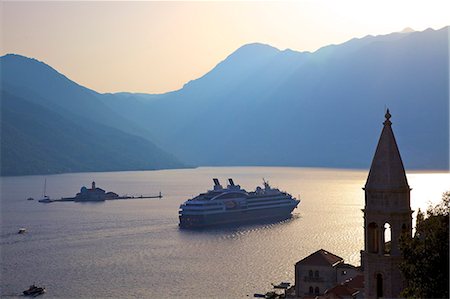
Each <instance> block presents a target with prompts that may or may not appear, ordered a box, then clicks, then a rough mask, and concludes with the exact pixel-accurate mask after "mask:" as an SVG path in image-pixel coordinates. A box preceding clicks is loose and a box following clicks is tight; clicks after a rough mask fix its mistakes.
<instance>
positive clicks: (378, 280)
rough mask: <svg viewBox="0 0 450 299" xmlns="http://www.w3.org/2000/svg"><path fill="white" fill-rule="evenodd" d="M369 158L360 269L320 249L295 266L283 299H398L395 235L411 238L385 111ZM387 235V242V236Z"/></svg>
mask: <svg viewBox="0 0 450 299" xmlns="http://www.w3.org/2000/svg"><path fill="white" fill-rule="evenodd" d="M385 118H386V119H385V121H384V123H383V125H384V126H383V130H382V132H381V136H380V139H379V141H378V145H377V148H376V151H375V155H374V157H373V160H372V165H371V167H370V171H369V175H368V178H367V182H366V185H365V186H364V188H363V190H364V192H365V207H364V209H363V210H362V211H363V213H364V250H362V251H361V267H354V266H351V265H348V264H345V263H344V260H343V259H342V258H340V257H338V256H336V255H334V254H332V253H330V252H327V251H325V250H323V249H320V250H318V251H317V252H315V253H313V254H311V255H309V256H308V257H306V258H304V259H303V260H300V261H299V262H297V263H296V265H295V286H294V287H293V288H292V289H290V290H287V293H286V294H287V297H297V298H299V297H300V298H349V299H353V298H399V297H400V292H401V291H402V290H403V288H404V287H405V281H404V279H403V277H402V274H401V272H400V269H399V263H400V262H401V260H402V256H401V252H400V249H399V238H400V236H401V235H402V234H405V235H407V236H411V232H412V216H411V214H412V210H411V207H410V190H411V189H410V188H409V185H408V181H407V179H406V174H405V169H404V167H403V162H402V159H401V157H400V152H399V150H398V147H397V143H396V141H395V137H394V133H393V131H392V127H391V125H392V123H391V121H390V118H391V114H390V113H389V109H388V110H387V112H386V115H385ZM389 236H390V241H389V240H388V238H389Z"/></svg>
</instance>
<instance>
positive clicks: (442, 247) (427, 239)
mask: <svg viewBox="0 0 450 299" xmlns="http://www.w3.org/2000/svg"><path fill="white" fill-rule="evenodd" d="M449 202H450V191H447V192H445V193H444V194H443V196H442V202H441V203H439V204H438V205H436V206H435V207H432V206H430V207H428V209H427V217H425V218H424V216H423V214H422V213H418V215H417V225H416V233H415V235H414V237H413V238H409V237H408V236H406V235H405V236H402V238H401V240H400V249H401V251H402V255H403V262H402V263H401V264H400V270H401V271H402V273H403V275H404V277H405V279H406V281H407V287H406V288H405V289H404V290H403V292H402V296H404V297H407V298H449V246H448V245H449Z"/></svg>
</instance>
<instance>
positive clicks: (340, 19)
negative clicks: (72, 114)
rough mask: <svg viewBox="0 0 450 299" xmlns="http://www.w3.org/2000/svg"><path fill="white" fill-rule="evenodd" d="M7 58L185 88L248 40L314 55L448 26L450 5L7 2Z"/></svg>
mask: <svg viewBox="0 0 450 299" xmlns="http://www.w3.org/2000/svg"><path fill="white" fill-rule="evenodd" d="M0 5H1V10H2V11H1V34H2V39H1V55H4V54H6V53H17V54H22V55H25V56H28V57H34V58H37V59H39V60H41V61H44V62H46V63H47V64H49V65H51V66H52V67H54V68H56V69H57V70H58V71H60V72H62V73H63V74H65V75H66V76H68V77H69V78H71V79H72V80H74V81H76V82H77V83H79V84H81V85H84V86H86V87H89V88H92V89H94V90H96V91H99V92H118V91H131V92H147V93H160V92H166V91H171V90H175V89H179V88H181V87H182V86H183V84H184V83H186V82H188V81H189V80H192V79H196V78H198V77H200V76H202V75H204V74H205V73H206V72H208V71H209V70H211V69H212V68H213V67H214V66H215V65H216V64H217V63H218V62H220V61H222V60H223V59H225V58H226V57H227V56H228V55H229V54H231V53H232V52H233V51H234V50H236V49H237V48H239V47H240V46H242V45H244V44H247V43H251V42H262V43H266V44H270V45H272V46H275V47H277V48H279V49H286V48H290V49H293V50H298V51H314V50H317V49H318V48H320V47H322V46H325V45H328V44H337V43H342V42H345V41H347V40H349V39H351V38H353V37H363V36H365V35H368V34H372V35H378V34H386V33H391V32H395V31H401V30H402V29H404V28H405V27H411V28H413V29H415V30H424V29H426V28H428V27H431V28H434V29H439V28H442V27H444V26H447V25H450V17H449V13H448V12H449V11H450V1H448V0H446V1H411V0H410V1H370V3H369V1H356V0H355V1H346V0H341V1H336V0H335V1H317V0H316V1H270V2H269V1H245V2H236V1H227V2H207V1H202V2H172V1H164V2H143V1H141V2H118V1H116V2H109V1H108V2H106V1H102V2H90V1H78V2H57V1H53V2H38V1H33V2H16V1H15V2H13V1H1V2H0Z"/></svg>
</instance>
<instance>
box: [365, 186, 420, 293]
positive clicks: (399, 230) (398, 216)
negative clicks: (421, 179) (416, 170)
mask: <svg viewBox="0 0 450 299" xmlns="http://www.w3.org/2000/svg"><path fill="white" fill-rule="evenodd" d="M373 195H374V196H373ZM366 200H367V201H373V200H378V202H377V204H372V205H369V204H367V205H366V209H364V228H365V229H364V231H365V238H364V239H365V250H364V253H363V259H364V261H363V263H364V276H365V277H364V278H365V282H366V283H365V286H366V289H365V297H366V298H377V295H379V294H378V293H377V275H378V274H381V277H382V281H383V297H386V298H398V297H399V295H400V292H401V291H402V289H403V288H404V287H405V282H404V280H403V278H402V274H401V272H400V270H399V267H398V265H399V263H400V262H401V260H402V257H401V253H400V249H399V238H400V237H401V236H402V234H404V233H405V234H408V235H411V225H412V218H411V210H410V208H409V190H403V191H396V192H394V191H383V192H380V191H379V190H377V191H375V192H374V193H372V192H371V191H370V190H366ZM396 202H398V203H399V204H396ZM400 203H403V204H400ZM385 223H389V224H390V227H391V244H390V246H386V243H385V241H386V240H384V235H385V232H384V225H385ZM371 224H375V225H376V228H375V230H377V232H376V233H375V238H373V237H374V236H373V235H371V227H370V225H371ZM371 239H372V240H373V239H375V241H376V242H377V243H378V244H377V246H376V247H377V252H374V250H372V249H373V244H371V242H370V240H371ZM388 247H390V251H389V252H388V249H389V248H388Z"/></svg>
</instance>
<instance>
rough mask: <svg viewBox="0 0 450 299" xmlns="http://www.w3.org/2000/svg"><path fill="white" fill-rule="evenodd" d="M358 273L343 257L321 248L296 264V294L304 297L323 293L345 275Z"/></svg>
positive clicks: (348, 276) (349, 275) (347, 276)
mask: <svg viewBox="0 0 450 299" xmlns="http://www.w3.org/2000/svg"><path fill="white" fill-rule="evenodd" d="M358 273H360V272H359V271H357V270H356V268H355V267H354V266H351V265H348V264H345V263H344V259H343V258H341V257H339V256H337V255H335V254H332V253H331V252H328V251H326V250H323V249H320V250H318V251H316V252H314V253H312V254H310V255H309V256H307V257H305V258H304V259H302V260H300V261H298V262H297V263H296V264H295V294H296V296H297V297H303V298H306V297H315V296H318V295H322V294H323V293H324V292H325V291H326V290H327V289H329V288H332V287H333V286H335V285H336V284H337V283H338V281H339V280H343V276H345V277H346V278H351V277H353V276H354V275H357V274H358ZM352 275H353V276H352Z"/></svg>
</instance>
